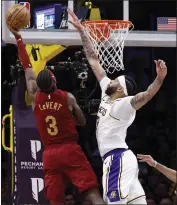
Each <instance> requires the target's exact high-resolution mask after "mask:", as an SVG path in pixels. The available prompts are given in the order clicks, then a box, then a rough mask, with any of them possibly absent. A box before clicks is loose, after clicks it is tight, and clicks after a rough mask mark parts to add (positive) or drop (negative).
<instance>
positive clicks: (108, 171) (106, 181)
mask: <svg viewBox="0 0 177 205" xmlns="http://www.w3.org/2000/svg"><path fill="white" fill-rule="evenodd" d="M112 160H113V155H111V156H109V161H108V167H107V169H106V173H105V172H104V173H103V176H104V175H105V182H104V185H103V192H104V195H105V196H106V197H107V193H108V180H109V173H110V169H111V165H112ZM104 161H105V160H104Z"/></svg>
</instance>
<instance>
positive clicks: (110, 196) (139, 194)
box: [102, 149, 147, 204]
mask: <svg viewBox="0 0 177 205" xmlns="http://www.w3.org/2000/svg"><path fill="white" fill-rule="evenodd" d="M103 159H104V162H103V178H102V183H103V198H104V201H105V202H106V204H147V203H146V199H145V193H144V190H143V188H142V186H141V184H140V182H139V180H138V172H139V169H138V162H137V159H136V156H135V155H134V154H133V152H132V151H131V150H126V149H115V150H112V151H111V152H109V153H107V154H106V155H105V156H104V158H103Z"/></svg>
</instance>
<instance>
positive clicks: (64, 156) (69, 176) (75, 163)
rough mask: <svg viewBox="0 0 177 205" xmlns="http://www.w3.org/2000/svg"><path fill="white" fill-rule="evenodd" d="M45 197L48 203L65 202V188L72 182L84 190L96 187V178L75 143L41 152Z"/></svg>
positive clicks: (81, 190)
mask: <svg viewBox="0 0 177 205" xmlns="http://www.w3.org/2000/svg"><path fill="white" fill-rule="evenodd" d="M43 169H44V174H45V177H44V181H45V192H46V197H47V198H48V200H49V201H50V204H59V203H64V202H65V189H66V186H67V184H68V182H69V181H70V182H72V184H74V185H75V186H76V187H78V188H79V190H80V192H85V191H87V190H90V189H92V188H97V187H98V183H97V178H96V175H95V173H94V172H93V170H92V168H91V165H90V164H89V162H88V160H87V158H86V156H85V155H84V153H83V151H82V150H81V148H80V146H79V145H78V144H76V143H68V144H61V145H57V146H53V147H49V148H46V149H45V150H44V152H43Z"/></svg>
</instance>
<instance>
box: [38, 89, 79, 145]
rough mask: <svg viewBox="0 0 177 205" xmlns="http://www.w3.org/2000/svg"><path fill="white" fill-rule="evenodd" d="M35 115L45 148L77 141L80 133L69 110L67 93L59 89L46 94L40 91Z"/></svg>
mask: <svg viewBox="0 0 177 205" xmlns="http://www.w3.org/2000/svg"><path fill="white" fill-rule="evenodd" d="M34 115H35V118H36V124H37V129H38V131H39V134H40V136H41V138H42V141H43V143H44V146H49V145H54V144H60V143H63V142H68V141H77V139H78V133H77V130H76V124H75V119H74V117H73V115H72V112H71V111H70V110H69V108H68V101H67V92H64V91H62V90H59V89H57V90H56V91H54V92H52V93H51V94H46V93H43V92H40V91H38V93H37V95H36V99H35V108H34Z"/></svg>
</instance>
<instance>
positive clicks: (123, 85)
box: [117, 75, 128, 96]
mask: <svg viewBox="0 0 177 205" xmlns="http://www.w3.org/2000/svg"><path fill="white" fill-rule="evenodd" d="M117 79H118V80H119V83H120V85H121V86H122V87H123V89H124V93H125V95H126V96H128V92H127V86H126V83H125V76H124V75H121V76H119V77H118V78H117Z"/></svg>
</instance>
